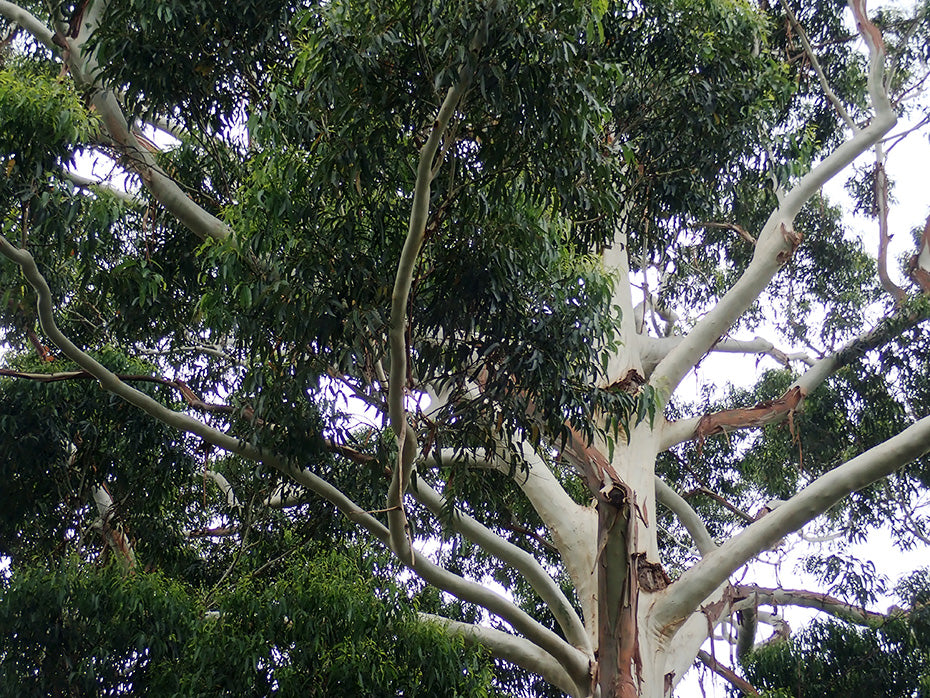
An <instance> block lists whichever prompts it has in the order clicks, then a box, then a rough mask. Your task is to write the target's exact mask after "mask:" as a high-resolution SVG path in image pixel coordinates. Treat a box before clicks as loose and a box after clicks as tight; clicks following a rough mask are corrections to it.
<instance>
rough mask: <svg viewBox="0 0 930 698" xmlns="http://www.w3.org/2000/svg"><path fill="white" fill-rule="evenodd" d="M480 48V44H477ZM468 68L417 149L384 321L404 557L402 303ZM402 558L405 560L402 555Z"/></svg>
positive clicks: (412, 440)
mask: <svg viewBox="0 0 930 698" xmlns="http://www.w3.org/2000/svg"><path fill="white" fill-rule="evenodd" d="M479 48H480V47H479ZM472 75H473V70H472V68H471V67H469V66H468V65H465V66H463V67H462V69H461V70H460V71H459V75H458V79H457V81H456V84H455V85H453V86H452V87H450V88H449V90H448V92H447V93H446V97H445V99H444V100H443V103H442V105H441V106H440V108H439V113H438V114H437V115H436V119H435V120H434V121H433V126H432V128H431V129H430V134H429V138H427V140H426V143H424V144H423V147H422V148H421V149H420V158H419V164H418V166H417V178H416V183H415V185H414V191H413V203H412V204H411V207H410V222H409V226H408V230H407V237H406V239H405V240H404V247H403V250H402V251H401V255H400V260H399V261H398V263H397V273H396V275H395V278H394V291H393V293H392V295H391V316H390V320H389V322H388V345H389V347H390V354H391V371H390V376H389V379H388V414H389V416H390V420H391V428H392V429H393V430H394V435H395V438H396V439H397V467H395V468H394V474H393V477H392V480H391V485H390V487H389V488H388V496H387V509H388V525H389V527H390V530H391V545H392V547H393V548H394V550H395V552H396V553H397V554H398V555H400V556H401V559H405V558H406V557H407V556H409V555H411V554H412V549H411V547H410V541H409V539H408V532H407V516H406V514H405V513H404V491H405V490H406V488H407V486H408V484H409V481H410V474H411V472H412V468H413V461H414V459H415V458H416V454H417V443H416V435H415V433H414V432H413V429H411V427H410V425H409V424H408V423H407V410H406V408H405V406H404V397H405V396H406V384H407V369H408V366H407V332H406V330H407V302H408V299H409V297H410V287H411V284H412V283H413V270H414V265H415V264H416V260H417V256H418V255H419V253H420V248H421V247H422V245H423V238H424V235H425V231H426V224H427V221H428V219H429V201H430V191H431V186H432V181H433V179H434V177H435V176H436V172H435V171H434V169H433V164H434V163H433V161H434V159H435V157H436V151H437V150H438V149H439V146H440V144H441V143H442V138H443V134H444V133H445V131H446V128H447V127H448V126H449V122H450V120H451V119H452V116H453V115H454V113H455V110H456V107H457V106H458V104H459V102H460V101H461V99H462V96H463V95H464V94H465V92H466V90H467V89H468V86H469V85H470V83H471V79H472ZM405 561H406V559H405Z"/></svg>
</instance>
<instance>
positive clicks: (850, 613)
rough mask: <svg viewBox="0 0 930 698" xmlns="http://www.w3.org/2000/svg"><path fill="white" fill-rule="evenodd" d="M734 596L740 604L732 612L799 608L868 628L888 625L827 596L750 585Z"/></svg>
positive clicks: (874, 614) (871, 613) (739, 588)
mask: <svg viewBox="0 0 930 698" xmlns="http://www.w3.org/2000/svg"><path fill="white" fill-rule="evenodd" d="M736 593H737V596H739V597H743V599H742V600H741V601H738V602H736V603H734V604H733V610H740V609H742V608H749V607H754V606H769V605H771V606H801V607H803V608H814V609H816V610H818V611H823V612H825V613H829V614H830V615H831V616H836V617H837V618H840V619H842V620H845V621H847V622H850V623H856V624H857V625H865V626H868V627H870V628H874V627H877V626H879V625H882V624H883V623H886V622H888V616H886V615H884V614H882V613H877V612H875V611H869V610H866V609H865V608H863V607H861V606H854V605H852V604H848V603H846V602H845V601H842V600H841V599H837V598H835V597H833V596H830V595H829V594H822V593H819V592H815V591H805V590H802V589H778V588H766V587H760V586H756V585H754V584H740V585H737V587H736Z"/></svg>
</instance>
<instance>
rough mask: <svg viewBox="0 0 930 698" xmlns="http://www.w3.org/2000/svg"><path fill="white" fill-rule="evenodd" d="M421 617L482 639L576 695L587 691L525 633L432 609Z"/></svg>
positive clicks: (500, 653)
mask: <svg viewBox="0 0 930 698" xmlns="http://www.w3.org/2000/svg"><path fill="white" fill-rule="evenodd" d="M417 615H418V616H419V617H420V619H421V620H424V621H426V622H430V623H436V624H437V625H439V626H440V627H441V628H443V630H445V631H446V632H447V633H448V634H449V635H452V636H458V637H462V638H464V639H465V641H466V642H470V643H478V644H481V645H483V646H484V647H487V648H488V649H489V650H491V654H493V655H494V656H495V657H499V658H500V659H505V660H507V661H508V662H513V663H514V664H516V665H517V666H519V667H522V668H523V669H526V670H527V671H529V672H532V673H534V674H539V675H540V676H542V677H543V678H544V679H545V680H546V681H548V682H549V683H551V684H552V685H553V686H556V687H557V688H558V689H559V690H561V691H563V692H564V693H567V694H569V695H570V696H573V697H574V698H582V697H583V696H585V695H586V694H585V692H584V691H581V690H579V687H578V685H577V684H575V682H574V681H572V678H571V677H570V676H569V675H568V674H567V673H566V672H565V670H564V669H563V668H562V667H561V666H560V665H559V663H558V662H556V661H555V659H553V657H552V655H550V654H548V653H546V652H545V651H544V650H541V649H540V648H539V647H537V646H536V645H534V644H533V643H531V642H528V641H527V640H524V639H523V638H521V637H517V636H515V635H511V634H510V633H505V632H504V631H502V630H497V629H495V628H488V627H485V626H483V625H473V624H471V623H461V622H459V621H455V620H450V619H448V618H443V617H442V616H436V615H433V614H432V613H422V612H421V613H418V614H417Z"/></svg>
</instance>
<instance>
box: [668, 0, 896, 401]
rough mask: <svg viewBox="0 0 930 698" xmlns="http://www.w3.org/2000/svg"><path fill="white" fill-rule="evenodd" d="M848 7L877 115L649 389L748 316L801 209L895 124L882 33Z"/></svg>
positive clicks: (775, 226) (786, 207) (672, 382)
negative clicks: (862, 46) (863, 48)
mask: <svg viewBox="0 0 930 698" xmlns="http://www.w3.org/2000/svg"><path fill="white" fill-rule="evenodd" d="M849 6H850V8H851V9H852V11H853V14H854V15H855V17H856V21H857V23H858V25H859V33H860V35H861V36H862V37H863V39H864V40H865V42H866V45H867V46H868V49H869V76H868V89H869V96H870V97H871V101H872V106H873V108H874V110H875V115H874V116H873V118H872V120H871V122H870V123H869V125H868V126H867V127H865V128H864V129H862V130H861V131H859V132H857V133H856V134H855V135H854V136H853V137H852V138H851V139H850V140H848V141H846V142H845V143H843V144H842V145H840V146H839V147H837V148H836V150H834V151H833V152H832V153H830V154H829V155H828V156H827V157H825V158H824V159H823V160H822V161H820V163H818V164H817V165H816V166H815V167H814V168H813V169H812V170H811V171H810V172H808V173H807V174H806V175H805V176H804V177H803V178H802V179H801V181H800V182H798V184H797V185H796V186H795V187H794V188H793V189H792V190H791V191H790V192H788V194H787V195H786V196H785V197H784V199H783V200H782V202H781V203H780V204H779V206H778V208H777V209H776V210H775V211H773V212H772V214H771V215H770V216H769V219H768V221H767V222H766V224H765V226H764V227H763V229H762V233H761V234H760V235H759V240H758V243H757V244H756V246H755V250H754V253H753V257H752V261H751V262H750V263H749V266H748V267H747V268H746V270H745V271H744V272H743V274H742V275H741V276H740V278H739V279H738V280H737V281H736V283H735V284H734V285H733V286H732V287H731V288H730V289H729V290H728V291H727V292H726V293H725V294H724V295H723V297H722V298H721V299H720V300H719V301H718V302H717V304H716V305H715V306H714V307H713V308H712V309H711V310H710V312H708V313H707V314H706V315H705V316H704V317H703V318H702V319H701V320H700V321H699V322H698V323H697V324H696V325H695V327H694V328H693V329H692V330H691V332H690V333H689V334H688V335H687V336H686V337H685V338H684V339H683V340H682V342H681V343H680V344H678V345H677V346H676V347H675V348H674V349H672V351H670V352H669V353H668V355H667V356H666V357H665V358H664V359H662V361H660V362H659V365H658V366H657V367H656V369H655V372H654V373H653V376H652V383H653V385H654V386H655V387H657V388H659V389H660V390H664V391H666V393H667V394H669V395H670V394H671V393H672V392H674V390H675V388H677V387H678V385H679V383H680V382H681V380H682V378H684V376H685V375H686V374H687V373H688V371H690V370H691V369H692V368H693V367H694V366H695V364H697V362H698V361H700V360H701V357H702V356H704V354H706V353H707V352H708V351H709V350H710V349H711V347H713V345H714V344H715V343H716V342H717V341H718V340H719V339H720V337H722V336H723V335H724V334H726V332H727V331H728V330H729V329H730V328H731V327H732V326H733V324H734V323H735V322H736V321H737V320H738V319H739V318H740V316H741V315H742V314H743V313H744V312H746V310H747V308H749V307H750V305H751V304H752V303H753V302H754V301H755V300H756V299H757V298H758V297H759V295H760V294H761V293H762V291H763V290H764V289H765V287H766V286H768V284H769V282H770V281H771V280H772V277H774V275H775V274H776V273H777V272H778V270H779V269H780V268H781V266H782V265H783V264H784V263H785V262H786V261H787V260H788V259H790V257H791V255H792V254H793V252H794V249H795V248H796V247H797V245H798V244H800V242H801V236H800V235H799V234H798V233H796V232H795V231H794V230H793V224H794V219H795V217H796V216H797V215H798V213H799V212H800V210H801V208H802V207H803V206H804V204H805V203H806V202H807V201H808V200H809V199H810V198H811V197H812V196H813V195H814V194H815V193H816V192H817V191H819V189H820V188H821V187H822V186H823V185H824V184H825V183H826V182H827V181H829V180H830V179H832V178H833V177H834V176H835V175H836V174H837V173H839V172H840V171H841V170H843V169H844V168H845V167H846V166H847V165H849V164H850V163H851V162H852V161H853V160H855V159H856V158H857V157H858V156H859V155H861V154H862V153H864V152H865V151H866V150H868V149H869V148H871V147H872V146H873V145H875V143H877V142H878V141H879V139H880V138H881V137H882V136H884V135H885V134H886V133H887V132H888V131H889V130H890V129H891V128H892V127H893V126H894V124H895V123H896V121H897V116H896V115H895V113H894V110H893V109H892V106H891V102H890V101H889V99H888V95H887V93H886V91H885V87H884V56H885V47H884V43H883V42H882V39H881V33H880V32H879V31H878V29H877V28H876V27H875V25H874V24H872V23H871V22H870V21H869V20H868V17H867V16H866V14H865V2H864V0H850V1H849Z"/></svg>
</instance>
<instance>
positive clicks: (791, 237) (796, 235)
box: [775, 223, 804, 264]
mask: <svg viewBox="0 0 930 698" xmlns="http://www.w3.org/2000/svg"><path fill="white" fill-rule="evenodd" d="M781 236H782V237H783V238H784V239H785V242H787V243H788V249H787V250H782V251H781V252H779V253H778V256H777V257H775V259H776V260H777V261H778V263H779V264H784V263H785V262H787V261H788V260H789V259H791V258H792V257H793V256H794V252H795V250H797V249H798V246H799V245H800V244H801V240H803V239H804V235H803V234H802V233H800V232H798V231H797V230H788V228H787V227H786V226H785V224H784V223H782V224H781Z"/></svg>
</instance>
